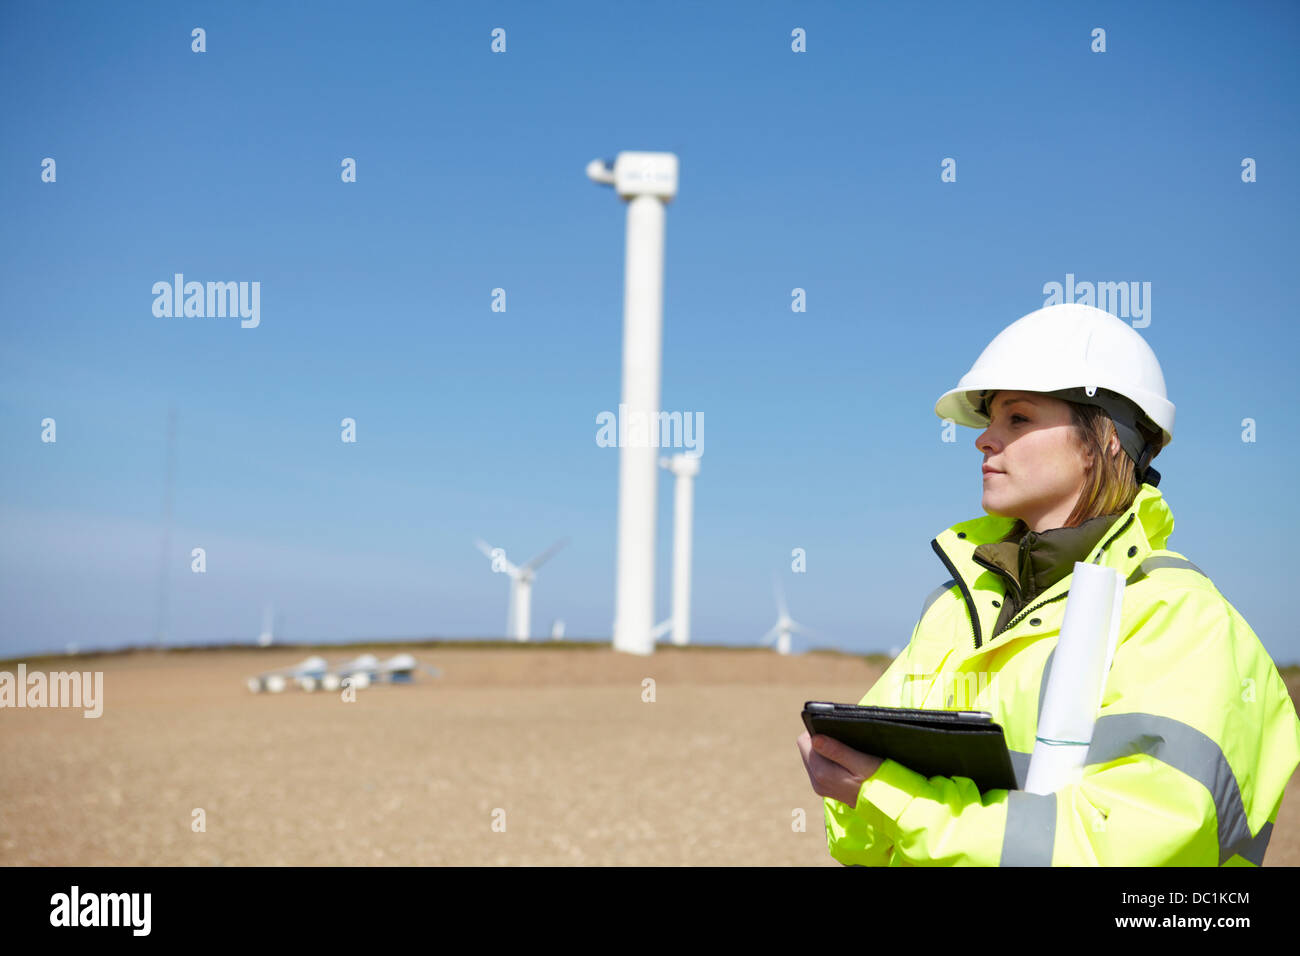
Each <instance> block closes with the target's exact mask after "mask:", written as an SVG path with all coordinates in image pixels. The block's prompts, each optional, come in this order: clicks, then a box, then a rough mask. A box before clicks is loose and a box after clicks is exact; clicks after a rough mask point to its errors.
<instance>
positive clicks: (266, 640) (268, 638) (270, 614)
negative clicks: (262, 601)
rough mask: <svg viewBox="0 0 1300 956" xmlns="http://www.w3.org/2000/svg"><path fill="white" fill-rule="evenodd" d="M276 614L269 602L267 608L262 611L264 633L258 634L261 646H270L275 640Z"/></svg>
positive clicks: (258, 641)
mask: <svg viewBox="0 0 1300 956" xmlns="http://www.w3.org/2000/svg"><path fill="white" fill-rule="evenodd" d="M274 614H275V612H274V611H273V609H272V608H271V605H269V604H268V605H267V606H266V610H265V611H264V612H263V613H262V633H261V634H259V635H258V636H257V643H258V645H259V646H260V647H270V646H271V642H272V641H273V640H275V635H274Z"/></svg>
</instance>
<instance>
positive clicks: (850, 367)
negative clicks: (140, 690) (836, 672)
mask: <svg viewBox="0 0 1300 956" xmlns="http://www.w3.org/2000/svg"><path fill="white" fill-rule="evenodd" d="M196 26H201V27H203V28H204V29H205V30H206V34H207V36H206V41H207V50H206V52H204V53H194V52H192V51H191V49H190V45H191V37H190V31H191V30H192V28H194V27H196ZM497 27H500V28H503V29H505V31H506V44H507V47H506V52H505V53H504V54H494V53H493V52H492V51H491V49H490V43H491V31H492V30H493V29H494V28H497ZM796 27H800V28H803V29H804V30H806V31H807V52H806V53H802V54H797V53H794V52H792V51H791V49H790V45H791V38H790V34H791V31H792V30H793V29H795V28H796ZM1095 27H1103V28H1104V29H1105V30H1106V45H1107V49H1106V52H1105V53H1093V52H1091V50H1090V45H1091V31H1092V30H1093V28H1095ZM1298 40H1300V12H1297V8H1296V7H1295V6H1294V5H1293V4H1282V3H1278V4H1268V3H1257V4H1251V5H1249V6H1247V7H1244V8H1243V7H1236V6H1231V5H1228V4H1195V3H1192V4H1188V3H1177V4H1174V3H1169V4H1142V5H1141V6H1140V8H1139V9H1132V8H1130V7H1129V5H1126V4H1091V3H1090V4H1071V5H1068V6H1063V5H1046V4H1040V3H1017V4H994V5H980V6H979V7H978V8H976V9H960V8H959V9H950V8H944V9H943V10H942V11H941V12H936V11H931V10H930V8H928V7H926V8H923V7H913V6H902V5H900V6H889V5H870V6H868V5H865V4H862V5H859V4H848V3H844V4H815V3H814V4H805V3H800V4H794V3H782V4H775V3H772V4H761V3H743V4H740V3H735V4H727V3H719V4H686V3H680V4H671V3H669V4H661V3H656V4H653V5H649V4H636V5H631V4H629V5H610V4H596V3H558V4H545V5H539V4H532V3H510V4H507V3H484V4H452V3H436V4H435V3H412V4H398V3H376V4H369V5H364V6H362V7H358V6H356V5H355V4H342V3H313V4H300V5H289V4H263V3H259V4H254V3H230V4H221V5H207V4H185V3H166V4H164V3H132V4H121V5H116V4H115V5H106V4H99V3H76V4H72V3H66V4H32V3H6V4H4V5H3V6H0V98H2V99H0V103H2V104H3V105H2V107H0V108H2V109H3V125H2V127H0V128H3V135H2V136H0V208H3V210H4V212H5V222H6V228H5V229H4V230H3V231H2V232H0V244H2V251H3V255H2V256H0V261H2V262H3V267H2V268H3V283H2V285H0V289H2V290H3V291H2V292H0V296H2V298H0V305H2V306H3V308H2V309H0V316H3V319H2V321H3V326H2V329H3V331H2V332H0V447H3V464H4V467H3V469H2V470H0V655H11V654H20V653H28V652H34V651H40V650H61V649H63V648H64V647H65V646H66V645H68V644H70V643H71V644H76V645H78V646H79V647H82V648H89V647H108V646H120V645H125V644H135V643H142V642H146V641H148V640H149V639H151V638H152V636H153V634H154V631H155V627H156V620H157V617H158V606H159V581H160V560H161V548H162V526H163V521H162V514H163V498H164V485H165V481H164V473H165V464H164V463H165V460H166V441H165V430H166V420H167V409H168V407H169V405H170V406H174V408H175V410H176V420H177V435H176V444H175V449H176V472H175V474H176V477H175V499H174V509H173V524H172V533H171V547H170V550H169V552H168V554H167V559H168V566H169V569H170V570H169V574H170V585H169V586H170V592H169V594H170V597H169V611H168V615H167V628H166V629H167V633H168V637H169V640H171V641H173V642H175V643H207V642H226V641H243V640H252V639H254V638H255V636H256V634H257V632H258V631H259V630H260V626H261V618H262V609H263V607H264V606H265V605H266V603H267V602H270V601H273V602H274V604H275V607H276V611H277V614H278V615H279V616H280V618H281V624H280V634H281V636H282V637H283V638H284V639H286V640H295V641H316V640H321V641H332V640H352V639H362V638H407V637H409V638H418V637H430V636H443V637H452V636H468V635H483V636H495V635H499V634H500V633H501V632H502V631H503V629H504V625H505V614H506V596H507V579H506V577H505V576H504V575H498V574H493V573H492V572H491V570H490V568H489V566H488V562H487V560H486V559H485V558H484V557H483V556H482V555H480V554H479V553H478V551H476V550H475V548H474V546H473V539H474V538H475V537H483V538H485V539H487V540H488V541H489V542H491V543H492V544H493V545H498V546H501V547H503V548H505V549H506V552H507V554H508V555H509V556H510V558H511V559H512V560H516V561H517V560H520V559H525V558H527V557H529V556H531V555H533V554H535V553H537V552H539V551H541V550H543V549H544V548H546V547H547V546H548V545H549V544H550V543H551V542H552V541H554V540H555V539H557V538H559V537H561V536H564V535H568V536H570V537H571V538H572V544H571V545H570V546H569V547H568V548H567V549H565V550H564V551H562V552H560V553H559V554H558V555H557V556H556V557H555V558H554V559H553V560H552V561H550V563H548V564H547V565H545V566H544V567H543V568H542V570H541V572H540V573H539V575H538V581H537V584H536V586H535V589H534V595H533V621H532V627H533V631H534V633H535V634H541V633H548V632H549V629H550V625H551V622H552V620H553V619H555V618H562V619H563V620H564V621H565V622H566V627H567V632H568V634H569V635H570V636H584V637H586V636H591V637H594V636H601V635H608V634H609V633H610V627H611V621H612V618H613V595H614V567H613V565H614V547H615V519H616V500H617V469H618V462H617V452H616V451H615V450H614V449H611V448H601V447H598V446H597V444H596V442H595V432H596V424H595V422H596V416H597V415H598V414H599V413H600V412H601V411H605V410H613V409H616V408H617V405H618V402H619V396H620V382H621V342H622V288H623V238H624V228H625V217H626V207H625V206H624V204H623V203H622V202H620V201H619V200H618V199H617V198H616V196H615V195H614V194H613V192H612V191H611V190H609V189H608V188H606V187H601V186H597V185H594V184H592V183H591V182H589V181H588V180H587V178H586V176H585V172H584V170H585V167H586V165H587V163H588V162H589V161H590V160H592V159H593V158H597V157H600V158H607V159H612V158H613V157H614V155H615V154H616V153H617V152H618V151H620V150H638V149H642V150H663V151H671V152H674V153H676V154H677V155H678V156H679V158H680V163H681V187H680V192H679V195H678V197H677V198H676V199H675V200H674V201H673V202H672V203H671V204H670V205H669V207H668V213H667V242H666V252H665V256H666V258H665V292H664V296H665V298H664V333H663V384H662V404H663V407H664V408H665V409H669V410H684V411H693V412H698V413H700V414H702V415H703V420H704V422H705V432H704V458H703V467H702V471H701V474H700V477H699V479H698V482H697V487H696V522H695V569H694V589H695V604H694V615H693V619H694V637H695V639H696V640H697V641H699V642H709V643H729V644H744V643H752V642H754V641H755V640H757V638H758V637H759V636H761V635H762V634H763V633H764V632H765V631H766V630H767V629H768V628H769V627H770V626H771V625H772V623H773V621H774V619H775V616H776V609H775V606H774V601H773V596H772V575H773V573H774V572H777V571H781V573H782V579H783V582H784V587H785V590H786V593H787V596H788V599H789V603H790V608H791V612H792V614H793V615H794V616H795V617H796V618H797V619H798V620H800V621H801V622H803V623H804V624H805V625H806V626H808V627H809V628H812V629H814V630H816V631H817V632H818V634H819V642H820V643H823V644H836V645H838V646H840V647H842V648H844V649H849V650H862V651H867V650H885V649H888V648H890V647H898V646H901V645H903V644H905V643H906V641H907V638H908V635H909V634H910V632H911V628H912V626H913V624H914V622H915V619H916V615H917V613H918V612H919V610H920V607H921V602H922V601H923V599H924V598H925V596H926V595H927V594H928V593H929V592H930V591H931V590H932V589H933V588H934V586H935V585H937V584H939V583H940V582H941V581H943V580H945V579H946V577H947V574H946V573H945V570H944V568H943V566H942V564H941V563H940V562H939V560H938V558H937V557H936V556H935V555H934V553H933V551H932V550H931V548H930V544H929V542H930V539H931V538H932V537H933V536H934V535H935V534H936V533H937V532H938V531H940V530H942V529H943V528H946V527H947V526H949V525H951V524H953V523H955V522H957V521H961V520H966V519H968V518H972V517H976V516H978V515H980V514H981V513H982V511H981V508H980V494H981V491H980V489H981V480H980V472H979V468H980V463H981V460H982V458H983V456H982V455H981V453H980V452H979V451H978V450H977V449H976V448H975V446H974V439H975V437H976V435H977V434H978V433H977V432H976V431H975V430H973V429H966V428H960V429H958V441H957V442H956V443H945V442H943V441H942V437H941V436H942V425H941V423H940V421H939V419H938V418H937V417H936V416H935V414H934V403H935V401H936V400H937V399H938V397H939V396H940V395H941V394H942V393H943V392H944V391H946V390H947V389H949V388H952V387H953V386H955V385H956V382H957V379H958V378H959V377H960V376H961V375H962V374H963V373H964V372H965V371H966V370H967V369H968V368H969V367H970V364H971V363H972V362H973V361H974V359H975V357H976V356H977V355H978V354H979V352H980V350H981V349H982V348H983V347H984V345H986V344H987V342H988V341H989V340H990V339H991V338H992V337H993V336H994V335H995V334H996V333H997V332H998V331H999V330H1000V329H1002V328H1003V327H1005V326H1006V325H1007V324H1009V323H1010V322H1011V321H1013V320H1014V319H1016V318H1018V317H1020V316H1021V315H1024V314H1025V313H1028V312H1030V311H1033V310H1034V309H1036V308H1039V307H1041V306H1042V305H1043V304H1044V298H1045V297H1044V293H1043V286H1044V284H1045V283H1048V282H1053V281H1056V282H1064V280H1065V276H1066V275H1067V273H1069V274H1073V275H1074V276H1075V277H1076V280H1077V281H1085V280H1086V281H1138V282H1150V283H1151V310H1150V316H1149V317H1150V325H1149V326H1147V327H1145V328H1143V329H1142V334H1143V335H1144V336H1145V337H1146V339H1147V341H1148V342H1149V343H1150V344H1151V345H1152V347H1153V348H1154V350H1155V352H1156V354H1157V355H1158V356H1159V358H1160V361H1161V364H1162V367H1163V369H1164V373H1165V378H1166V382H1167V384H1168V387H1169V392H1170V398H1171V399H1172V401H1173V402H1174V403H1175V405H1176V406H1177V423H1176V428H1175V437H1174V441H1173V444H1172V445H1171V446H1169V447H1168V448H1167V449H1166V450H1165V451H1164V452H1163V453H1162V454H1161V456H1160V458H1159V459H1158V460H1157V466H1158V467H1159V469H1160V471H1161V473H1162V475H1163V480H1162V482H1161V490H1162V491H1163V492H1164V493H1165V496H1166V498H1167V500H1168V501H1169V503H1170V505H1171V507H1172V509H1173V512H1174V515H1175V517H1176V520H1177V528H1176V530H1175V532H1174V534H1173V536H1172V538H1171V540H1170V544H1169V546H1170V547H1171V548H1172V549H1174V550H1176V551H1178V552H1180V553H1182V554H1185V555H1187V556H1188V557H1189V558H1190V559H1191V560H1192V561H1194V562H1195V563H1196V564H1197V565H1199V566H1200V567H1201V568H1203V569H1204V570H1206V572H1207V573H1209V574H1210V576H1211V577H1212V578H1213V580H1214V581H1215V583H1216V585H1217V586H1218V587H1219V589H1220V590H1221V591H1222V592H1223V594H1224V595H1225V596H1226V597H1227V598H1228V600H1229V601H1231V602H1232V603H1233V605H1234V606H1235V607H1236V608H1237V609H1238V610H1239V611H1240V612H1241V613H1242V614H1243V615H1244V616H1245V618H1246V619H1247V621H1248V622H1250V624H1251V625H1252V627H1253V628H1254V629H1255V631H1256V633H1257V634H1258V635H1259V637H1260V639H1261V641H1262V642H1263V643H1264V646H1265V647H1266V648H1268V650H1269V651H1270V652H1271V653H1272V654H1273V656H1274V658H1275V659H1276V660H1278V661H1279V663H1285V662H1292V661H1300V633H1298V632H1297V628H1296V626H1295V624H1294V614H1293V613H1292V608H1291V606H1290V604H1289V597H1290V587H1291V576H1292V575H1291V571H1290V565H1291V560H1290V558H1291V556H1290V554H1289V553H1288V552H1287V551H1286V548H1287V546H1288V545H1289V543H1290V542H1291V541H1293V540H1295V539H1296V535H1297V532H1300V527H1298V524H1300V522H1298V521H1297V517H1298V514H1300V508H1298V507H1297V504H1296V498H1295V494H1294V488H1295V475H1296V465H1297V462H1296V452H1295V444H1294V441H1293V440H1292V437H1291V435H1290V433H1289V431H1288V428H1289V426H1288V425H1287V422H1288V421H1290V419H1291V417H1292V415H1291V412H1290V404H1291V403H1290V401H1289V395H1290V392H1291V384H1292V383H1293V382H1294V381H1295V378H1296V355H1297V331H1296V325H1297V323H1296V318H1297V316H1296V309H1295V306H1294V295H1293V290H1292V283H1293V282H1294V278H1295V263H1296V261H1297V259H1298V258H1300V255H1298V254H1300V234H1298V232H1297V225H1296V224H1297V222H1300V208H1298V207H1300V201H1298V200H1300V185H1297V183H1296V180H1295V178H1294V176H1293V175H1292V173H1291V170H1290V168H1289V166H1288V165H1287V164H1288V162H1289V161H1290V160H1291V159H1292V158H1293V157H1294V156H1296V155H1297V154H1300V143H1298V142H1297V124H1296V116H1297V104H1298V101H1300V86H1298V81H1297V77H1296V71H1295V69H1294V62H1295V56H1296V49H1297V41H1298ZM45 157H52V158H54V159H55V161H56V163H57V167H56V170H57V180H56V182H54V183H46V182H42V181H41V162H42V160H43V159H44V158H45ZM344 157H352V158H354V159H355V160H356V163H357V181H356V182H355V183H343V182H342V181H341V179H340V163H341V161H342V159H343V158H344ZM945 157H952V158H954V159H955V160H956V162H957V181H956V182H955V183H943V182H941V181H940V163H941V161H942V160H943V159H944V158H945ZM1244 157H1251V158H1253V159H1255V161H1256V162H1257V168H1258V181H1257V182H1254V183H1249V184H1247V183H1243V182H1242V180H1241V162H1242V159H1243V158H1244ZM177 272H181V273H184V274H185V276H186V277H187V279H191V280H198V281H258V282H260V284H261V285H260V288H261V321H260V325H259V326H258V327H257V328H255V329H244V328H241V327H240V323H239V321H238V319H231V318H196V317H189V318H184V317H181V318H177V317H173V318H159V317H156V316H155V315H154V314H153V311H152V306H153V301H154V296H153V294H152V292H151V288H152V286H153V284H154V283H155V282H158V281H170V280H171V278H172V276H173V274H174V273H177ZM494 288H503V289H505V290H506V296H507V308H506V311H505V312H494V311H492V308H491V303H492V290H493V289H494ZM794 288H802V289H805V290H806V294H807V311H806V312H802V313H796V312H792V310H791V307H790V303H791V290H792V289H794ZM46 417H50V418H54V419H55V421H56V423H57V425H56V427H57V441H56V442H55V443H53V444H49V443H45V442H42V441H41V440H40V435H41V424H40V423H41V421H42V419H44V418H46ZM346 417H350V418H353V419H355V420H356V422H357V441H356V442H355V443H351V444H349V443H344V442H342V441H341V440H340V432H341V428H340V422H341V420H342V419H343V418H346ZM1244 418H1252V419H1254V420H1255V421H1256V423H1257V425H1256V429H1257V432H1256V438H1257V440H1256V441H1255V442H1253V443H1250V442H1243V441H1242V438H1241V434H1242V424H1241V423H1242V420H1243V419H1244ZM660 474H661V477H660V482H659V501H660V521H659V537H658V551H659V556H660V560H659V566H658V583H657V588H656V590H657V601H658V607H659V612H660V613H659V617H660V618H661V619H662V618H663V617H666V616H667V615H668V611H669V606H670V593H669V591H670V588H669V581H670V578H669V572H670V552H671V526H672V525H671V513H672V512H671V509H672V483H671V481H670V480H667V479H668V477H669V476H668V475H667V473H664V472H661V473H660ZM194 547H203V548H204V549H205V550H206V554H207V571H206V573H204V574H193V573H191V572H190V570H189V563H190V558H189V555H190V551H191V548H194ZM795 547H801V548H804V549H805V550H806V553H807V555H808V558H807V562H808V563H807V572H806V573H803V574H794V573H791V571H790V553H791V549H792V548H795Z"/></svg>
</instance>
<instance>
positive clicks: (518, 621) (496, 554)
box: [474, 538, 569, 641]
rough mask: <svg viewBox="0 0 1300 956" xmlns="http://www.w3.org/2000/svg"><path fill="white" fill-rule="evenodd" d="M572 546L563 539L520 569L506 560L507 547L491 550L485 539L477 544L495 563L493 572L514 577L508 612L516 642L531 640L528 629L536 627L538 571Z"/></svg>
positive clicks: (509, 628)
mask: <svg viewBox="0 0 1300 956" xmlns="http://www.w3.org/2000/svg"><path fill="white" fill-rule="evenodd" d="M568 543H569V539H568V538H561V539H560V540H559V541H557V542H555V544H553V545H551V546H550V547H549V548H547V549H546V550H545V551H543V552H542V553H541V554H539V555H537V557H535V558H533V559H532V560H531V561H529V562H527V563H526V564H524V565H523V566H522V567H516V566H515V565H513V564H511V563H510V561H509V560H508V559H507V558H506V552H505V550H504V549H503V548H493V547H490V546H489V545H488V543H487V542H486V541H484V540H482V539H481V538H479V539H476V540H475V542H474V544H475V545H476V546H477V547H478V549H479V550H480V551H482V552H483V553H484V554H485V555H487V556H488V559H489V560H490V561H491V562H492V570H493V571H505V572H506V573H507V574H509V575H510V606H509V609H508V610H507V611H506V635H507V636H511V635H513V636H514V638H515V640H519V641H526V640H528V630H529V627H530V626H531V624H532V595H533V578H534V577H535V572H536V571H537V569H538V568H540V567H541V566H542V565H543V564H545V563H546V562H547V561H549V560H550V559H551V558H552V557H553V556H554V555H555V552H557V551H559V550H560V549H561V548H563V547H564V546H565V545H566V544H568Z"/></svg>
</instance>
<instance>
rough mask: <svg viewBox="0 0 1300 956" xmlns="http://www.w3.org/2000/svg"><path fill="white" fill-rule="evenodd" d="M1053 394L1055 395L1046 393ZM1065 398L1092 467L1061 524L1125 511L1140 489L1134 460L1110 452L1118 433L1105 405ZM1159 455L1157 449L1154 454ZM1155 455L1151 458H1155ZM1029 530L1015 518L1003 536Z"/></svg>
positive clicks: (1008, 537) (1075, 432)
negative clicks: (1068, 515) (1112, 442)
mask: <svg viewBox="0 0 1300 956" xmlns="http://www.w3.org/2000/svg"><path fill="white" fill-rule="evenodd" d="M994 394H996V392H995V393H994ZM1049 397H1055V396H1049ZM992 399H993V396H992V395H990V396H989V403H988V407H990V408H991V407H992V405H993V402H992ZM1058 401H1065V404H1067V405H1069V406H1070V420H1071V421H1070V423H1071V424H1072V425H1073V426H1074V427H1073V428H1072V429H1071V431H1072V433H1073V435H1074V439H1075V442H1076V444H1077V446H1078V447H1079V448H1080V450H1082V451H1083V452H1084V453H1085V455H1087V456H1088V457H1090V458H1091V459H1092V467H1090V468H1089V469H1088V472H1087V475H1086V476H1085V477H1084V479H1083V489H1082V490H1081V491H1080V492H1079V499H1078V500H1077V501H1076V502H1075V503H1074V510H1073V511H1071V512H1070V517H1069V518H1067V519H1066V521H1065V524H1064V525H1062V527H1065V528H1074V527H1077V526H1078V525H1081V524H1083V523H1084V522H1085V521H1088V520H1090V519H1092V518H1097V517H1100V516H1101V515H1109V514H1117V513H1122V512H1124V511H1127V510H1128V509H1129V507H1130V506H1131V505H1132V504H1133V499H1134V498H1136V497H1137V493H1138V490H1139V486H1138V481H1137V475H1136V474H1135V473H1134V463H1133V459H1132V458H1130V457H1129V456H1128V453H1127V452H1125V451H1124V449H1123V448H1122V447H1121V448H1119V449H1118V451H1117V452H1116V453H1115V454H1113V455H1112V454H1110V442H1111V438H1112V437H1113V438H1114V439H1115V443H1116V445H1117V446H1118V445H1119V435H1118V433H1117V432H1116V431H1115V423H1114V422H1113V421H1111V419H1110V415H1108V414H1107V413H1106V410H1105V409H1104V408H1100V407H1099V406H1097V405H1081V404H1080V403H1078V402H1071V401H1066V400H1065V399H1058ZM1158 454H1160V452H1159V451H1157V452H1156V453H1155V455H1158ZM1155 455H1152V456H1151V457H1152V458H1154V457H1155ZM1028 530H1029V525H1027V524H1026V523H1025V522H1024V520H1023V519H1021V518H1017V519H1016V523H1015V524H1014V525H1013V526H1012V528H1011V530H1010V531H1009V532H1008V533H1007V535H1006V536H1005V537H1004V538H1003V539H1002V540H1003V541H1009V540H1013V539H1019V538H1020V537H1021V536H1022V535H1024V533H1025V532H1026V531H1028Z"/></svg>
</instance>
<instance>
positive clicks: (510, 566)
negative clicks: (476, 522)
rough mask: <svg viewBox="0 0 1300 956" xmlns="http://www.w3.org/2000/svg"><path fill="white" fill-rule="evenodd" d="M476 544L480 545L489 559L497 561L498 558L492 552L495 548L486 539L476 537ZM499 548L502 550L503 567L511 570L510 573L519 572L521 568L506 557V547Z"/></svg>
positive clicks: (480, 548)
mask: <svg viewBox="0 0 1300 956" xmlns="http://www.w3.org/2000/svg"><path fill="white" fill-rule="evenodd" d="M474 544H475V545H476V546H477V547H478V549H479V550H480V551H482V552H483V554H484V556H485V557H486V558H487V559H488V560H489V561H495V560H496V557H495V556H494V555H493V554H492V550H493V549H492V546H491V545H489V544H488V543H487V542H486V541H484V540H483V539H482V538H475V539H474ZM499 550H500V551H501V564H502V566H503V567H504V568H505V569H506V571H507V572H509V573H510V574H512V575H514V574H518V573H519V569H518V568H517V567H515V566H514V565H513V564H511V563H510V562H509V560H507V559H506V552H505V549H504V548H501V549H499Z"/></svg>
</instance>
